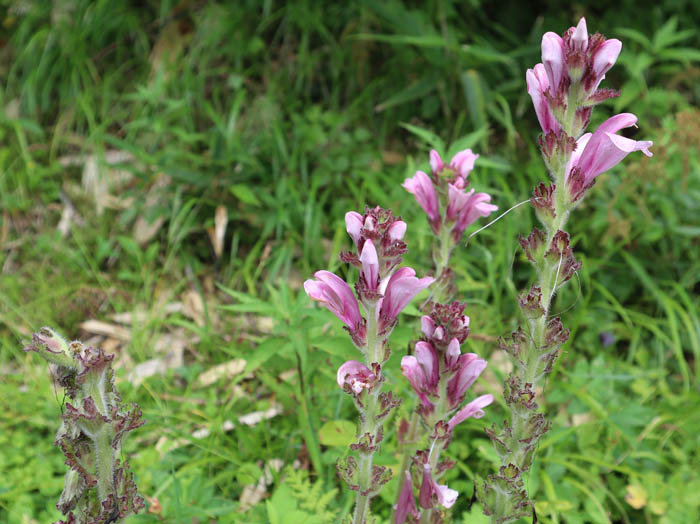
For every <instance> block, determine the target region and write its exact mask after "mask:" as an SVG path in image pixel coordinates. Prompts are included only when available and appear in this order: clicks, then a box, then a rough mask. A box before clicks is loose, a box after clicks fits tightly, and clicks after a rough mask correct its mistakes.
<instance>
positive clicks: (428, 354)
mask: <svg viewBox="0 0 700 524" xmlns="http://www.w3.org/2000/svg"><path fill="white" fill-rule="evenodd" d="M416 360H417V361H418V363H419V364H420V366H421V367H422V368H423V372H424V373H425V378H426V379H427V380H426V383H425V386H426V389H433V388H435V387H437V383H438V380H439V376H438V372H439V371H440V364H439V362H438V354H437V351H435V348H434V347H433V345H432V344H430V343H429V342H425V341H420V342H418V343H417V344H416Z"/></svg>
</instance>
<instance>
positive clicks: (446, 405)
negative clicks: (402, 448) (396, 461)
mask: <svg viewBox="0 0 700 524" xmlns="http://www.w3.org/2000/svg"><path fill="white" fill-rule="evenodd" d="M421 331H422V332H423V340H421V341H419V342H417V343H416V346H415V354H414V355H408V356H405V357H403V359H402V360H401V372H402V373H403V375H404V376H405V377H406V378H407V379H408V381H409V382H410V384H411V387H412V388H413V391H414V392H415V393H416V395H417V396H418V398H419V399H420V406H419V407H418V409H417V412H418V414H419V415H420V417H421V419H422V420H423V423H424V424H425V425H426V426H427V427H428V428H432V429H433V433H432V436H431V438H433V439H435V441H438V440H440V441H442V442H443V443H442V444H441V447H447V445H448V444H449V441H450V439H451V437H452V432H453V431H454V428H455V427H456V426H457V425H458V424H460V423H461V422H463V421H464V420H466V419H467V418H470V417H473V418H481V417H483V416H484V411H483V410H484V408H485V407H486V406H488V405H489V404H491V403H492V402H493V395H482V396H480V397H477V398H476V399H474V400H472V401H471V402H469V403H468V404H466V405H465V406H463V407H462V408H460V406H461V404H462V402H464V398H465V396H466V392H467V389H468V388H469V387H470V386H471V385H472V384H473V383H474V381H475V380H476V379H477V378H478V377H479V375H480V374H481V372H482V371H483V370H484V369H485V368H486V361H485V360H484V359H481V358H479V357H478V356H477V355H476V354H474V353H462V352H461V349H460V346H461V344H462V343H463V342H464V341H465V339H466V338H467V336H468V334H469V317H468V316H466V315H464V305H463V304H460V303H459V302H453V303H451V304H436V305H435V306H434V308H433V311H432V313H431V315H430V316H427V315H426V316H423V317H422V319H421ZM433 447H434V445H433V446H431V448H430V449H429V450H428V449H426V450H421V451H419V452H418V453H417V454H416V457H414V459H413V461H414V463H415V464H416V466H418V467H420V469H421V472H420V473H421V474H422V481H421V484H420V492H419V496H418V502H419V505H420V507H421V508H423V509H424V510H429V509H431V508H433V507H435V505H436V504H439V505H441V506H443V507H445V508H450V507H452V505H453V504H454V503H455V500H456V499H457V495H458V493H457V491H455V490H453V489H450V488H449V487H448V486H447V485H445V484H438V482H437V480H436V476H437V478H439V477H441V476H442V475H443V474H444V471H445V470H446V469H447V468H449V465H446V464H445V463H439V464H437V465H436V464H435V463H436V459H433V458H432V452H433ZM434 470H435V471H434ZM418 514H419V511H418V508H417V507H416V504H415V500H414V498H413V492H412V483H411V477H410V475H409V474H408V473H407V476H406V480H405V481H404V483H403V486H402V490H401V494H400V496H399V499H398V502H397V505H396V513H395V520H394V523H395V524H403V523H404V522H405V521H406V519H407V518H408V515H411V516H413V517H414V518H417V517H418Z"/></svg>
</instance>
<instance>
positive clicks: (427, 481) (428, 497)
mask: <svg viewBox="0 0 700 524" xmlns="http://www.w3.org/2000/svg"><path fill="white" fill-rule="evenodd" d="M433 493H435V481H434V480H433V474H432V471H431V468H430V464H424V465H423V480H422V481H421V484H420V492H419V493H418V504H420V507H421V508H423V509H430V508H432V507H433Z"/></svg>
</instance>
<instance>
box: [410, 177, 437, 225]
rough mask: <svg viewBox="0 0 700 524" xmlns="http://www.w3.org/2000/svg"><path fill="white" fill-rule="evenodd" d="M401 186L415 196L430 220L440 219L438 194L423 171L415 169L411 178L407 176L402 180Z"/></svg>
mask: <svg viewBox="0 0 700 524" xmlns="http://www.w3.org/2000/svg"><path fill="white" fill-rule="evenodd" d="M403 187H404V188H406V191H408V192H409V193H411V194H413V195H414V196H415V197H416V200H417V201H418V204H419V205H420V206H421V207H422V208H423V211H425V212H426V213H427V215H428V217H429V218H430V220H431V221H433V222H437V221H439V220H440V207H439V203H438V196H437V193H436V192H435V187H434V186H433V183H432V181H431V180H430V177H428V175H426V174H425V173H424V172H423V171H416V174H415V175H414V176H413V178H407V179H406V180H405V181H404V183H403Z"/></svg>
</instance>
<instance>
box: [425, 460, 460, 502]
mask: <svg viewBox="0 0 700 524" xmlns="http://www.w3.org/2000/svg"><path fill="white" fill-rule="evenodd" d="M457 495H459V493H458V492H457V491H456V490H454V489H450V488H448V487H447V485H446V484H438V483H437V482H435V479H433V473H432V468H431V467H430V464H424V465H423V482H422V483H421V486H420V493H419V494H418V502H419V504H420V506H421V508H424V509H430V508H432V507H433V506H435V501H434V497H435V498H437V502H438V504H440V505H441V506H442V507H444V508H451V507H452V506H453V505H454V503H455V502H456V501H457Z"/></svg>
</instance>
